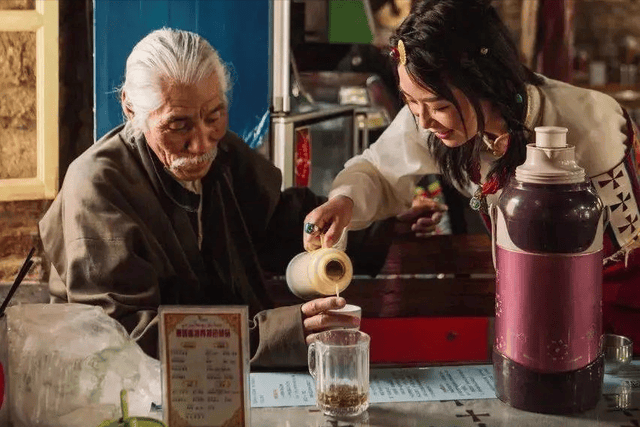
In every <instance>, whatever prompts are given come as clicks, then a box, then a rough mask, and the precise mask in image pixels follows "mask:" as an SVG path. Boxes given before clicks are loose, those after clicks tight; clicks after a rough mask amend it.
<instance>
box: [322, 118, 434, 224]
mask: <svg viewBox="0 0 640 427" xmlns="http://www.w3.org/2000/svg"><path fill="white" fill-rule="evenodd" d="M426 136H427V133H426V132H425V131H420V130H419V128H418V124H417V123H416V121H415V119H414V117H413V115H412V114H411V112H410V111H409V109H408V108H407V107H404V108H403V109H402V110H400V112H399V113H398V115H397V116H396V118H395V119H394V120H393V122H392V123H391V124H390V125H389V127H388V128H387V129H386V130H385V131H384V132H383V134H382V135H381V136H380V138H378V140H376V142H374V143H373V144H371V146H370V147H369V148H367V149H366V150H365V151H364V152H363V153H362V154H360V155H358V156H355V157H353V158H352V159H350V160H349V161H347V162H346V163H345V167H344V169H343V170H342V171H341V172H340V173H339V174H338V176H336V178H335V180H334V182H333V185H332V190H331V192H330V193H329V198H333V197H335V196H338V195H343V196H347V197H349V198H351V199H352V200H353V202H354V210H353V217H352V220H351V225H350V227H349V228H350V229H356V230H357V229H360V228H364V227H367V226H368V225H369V224H370V223H371V222H373V221H376V220H379V219H384V218H388V217H391V216H394V215H397V214H399V213H400V212H402V211H404V210H405V209H407V208H409V207H410V206H411V199H412V197H413V191H414V188H415V184H416V182H417V181H418V180H419V179H420V178H421V177H422V176H423V175H426V174H436V173H439V169H438V166H437V165H436V163H435V160H434V159H433V157H432V155H431V153H430V152H429V149H428V148H427V146H426Z"/></svg>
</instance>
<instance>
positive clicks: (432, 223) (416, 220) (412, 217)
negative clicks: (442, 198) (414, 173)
mask: <svg viewBox="0 0 640 427" xmlns="http://www.w3.org/2000/svg"><path fill="white" fill-rule="evenodd" d="M448 209H449V208H448V207H447V205H443V204H442V203H439V202H437V201H435V200H434V199H431V198H429V197H426V196H420V197H416V198H414V199H413V202H412V204H411V207H410V208H409V209H407V210H406V211H404V212H402V213H401V214H400V215H398V216H397V217H396V218H398V220H399V221H401V222H404V223H407V224H409V223H410V224H411V231H413V232H414V233H415V234H416V237H428V236H431V235H432V234H433V232H434V231H435V229H436V225H437V224H438V223H439V222H440V220H441V219H442V212H445V211H447V210H448Z"/></svg>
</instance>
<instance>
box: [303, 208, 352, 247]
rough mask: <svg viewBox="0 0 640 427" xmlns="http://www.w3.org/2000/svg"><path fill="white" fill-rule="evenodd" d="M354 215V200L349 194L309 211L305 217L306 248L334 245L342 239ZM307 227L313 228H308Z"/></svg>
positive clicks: (304, 240)
mask: <svg viewBox="0 0 640 427" xmlns="http://www.w3.org/2000/svg"><path fill="white" fill-rule="evenodd" d="M352 215H353V200H351V199H350V198H349V197H347V196H336V197H334V198H332V199H331V200H329V201H327V202H326V203H324V204H322V205H320V206H318V207H317V208H315V209H314V210H312V211H311V212H309V214H308V215H307V216H306V218H305V219H304V224H305V225H304V228H305V229H304V230H303V231H302V241H303V243H304V248H305V249H306V250H307V251H313V250H315V249H319V248H321V247H324V248H330V247H332V246H333V245H334V244H336V242H337V241H338V240H340V237H341V236H342V233H343V231H344V229H345V228H346V227H347V226H348V225H349V223H350V222H351V216H352ZM308 224H311V226H308ZM314 225H315V227H313V226H314ZM307 227H309V228H313V230H308V229H307ZM308 231H311V233H308Z"/></svg>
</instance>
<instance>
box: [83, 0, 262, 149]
mask: <svg viewBox="0 0 640 427" xmlns="http://www.w3.org/2000/svg"><path fill="white" fill-rule="evenodd" d="M269 22H270V8H269V0H95V2H94V25H95V40H94V44H95V61H94V67H95V124H96V125H95V126H96V129H95V136H96V137H97V138H100V137H101V136H102V135H104V134H105V133H106V132H107V131H109V130H110V129H111V128H113V127H115V126H117V125H118V124H120V123H122V109H121V108H120V104H119V102H118V99H117V98H116V94H115V92H114V90H115V88H117V87H118V86H120V84H121V83H122V77H123V75H124V67H125V62H126V59H127V56H128V55H129V53H130V52H131V49H133V46H134V45H135V44H136V43H137V42H138V41H139V40H140V39H141V38H143V37H144V36H145V35H147V34H148V33H149V32H151V31H152V30H155V29H157V28H161V27H164V26H167V27H173V28H179V29H183V30H189V31H194V32H196V33H199V34H200V35H202V36H203V37H205V38H206V39H207V40H208V41H209V42H210V43H211V45H212V46H213V47H214V48H215V49H217V50H218V52H219V53H220V57H221V58H222V60H223V61H225V62H226V63H227V64H228V65H230V68H231V70H232V79H233V80H234V82H233V91H232V93H231V106H230V111H229V128H230V129H231V130H233V131H234V132H236V133H238V134H240V135H241V136H245V138H246V139H247V142H248V143H249V144H250V145H252V146H255V145H256V144H257V143H258V142H259V140H260V139H261V137H262V135H263V134H264V131H266V128H268V124H269V122H268V120H266V119H265V120H262V119H263V118H265V117H267V116H266V115H268V111H269V36H270V30H269ZM261 121H262V123H263V124H264V125H265V126H264V129H262V128H260V129H257V128H256V127H257V126H258V125H259V124H260V123H261ZM254 133H255V134H254ZM252 134H253V138H252V137H251V135H252Z"/></svg>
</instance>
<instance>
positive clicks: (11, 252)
mask: <svg viewBox="0 0 640 427" xmlns="http://www.w3.org/2000/svg"><path fill="white" fill-rule="evenodd" d="M33 8H34V0H0V9H33ZM59 8H60V9H59V13H60V35H59V37H60V56H59V57H60V68H59V72H60V138H59V145H60V165H59V169H60V173H59V176H60V179H61V180H62V178H63V177H64V172H65V171H66V169H67V167H68V165H69V163H70V162H71V161H72V160H73V159H74V158H75V157H77V156H78V155H79V154H80V153H81V152H82V151H84V150H85V149H86V148H87V147H89V146H90V145H91V144H92V143H93V80H92V73H93V71H92V70H93V64H92V58H91V51H90V50H91V49H90V46H91V39H90V37H91V26H92V21H91V13H92V10H93V7H92V2H91V0H59ZM35 124H36V123H35V38H34V37H33V34H32V33H24V32H11V33H9V32H4V33H3V32H0V141H2V143H1V144H0V179H2V178H8V177H11V178H18V177H25V176H35V167H36V165H35V151H34V147H35V130H34V129H35ZM50 204H51V201H50V200H32V201H16V202H0V300H2V299H3V297H4V294H5V293H6V285H7V284H10V283H11V282H13V280H14V278H15V275H16V274H17V272H18V269H19V268H20V265H21V264H22V262H23V261H24V258H25V257H26V255H27V253H28V252H29V250H30V249H31V247H35V248H36V253H35V256H34V261H35V265H34V267H32V269H31V272H30V274H29V276H27V278H26V279H25V282H24V283H25V284H26V285H32V284H36V283H38V282H40V281H44V280H47V279H48V261H46V260H45V259H43V256H42V245H41V242H40V238H39V235H38V221H39V220H40V218H41V217H42V215H43V214H44V212H45V211H46V209H47V208H48V206H49V205H50ZM21 288H24V289H21V290H20V291H19V293H18V294H17V295H16V297H14V300H20V295H22V296H23V299H25V300H33V299H34V298H35V299H38V300H41V299H42V298H43V297H44V296H43V295H42V289H41V287H38V286H23V287H21ZM14 300H12V302H13V301H14Z"/></svg>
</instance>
